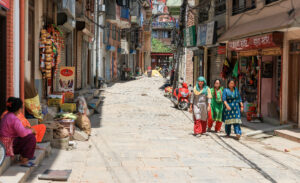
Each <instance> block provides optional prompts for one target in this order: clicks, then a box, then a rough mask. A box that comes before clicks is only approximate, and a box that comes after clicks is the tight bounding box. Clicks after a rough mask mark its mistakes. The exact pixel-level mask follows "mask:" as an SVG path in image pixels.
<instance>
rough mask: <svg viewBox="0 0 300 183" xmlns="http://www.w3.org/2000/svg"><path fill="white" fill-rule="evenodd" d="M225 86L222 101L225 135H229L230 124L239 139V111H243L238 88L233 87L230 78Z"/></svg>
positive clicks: (233, 83)
mask: <svg viewBox="0 0 300 183" xmlns="http://www.w3.org/2000/svg"><path fill="white" fill-rule="evenodd" d="M227 87H228V88H226V89H225V90H224V91H223V96H222V98H223V102H224V105H225V109H224V110H223V117H224V122H225V132H226V134H227V136H230V133H231V126H232V125H233V127H234V133H235V134H236V138H237V139H240V137H241V134H242V131H241V126H240V125H241V123H242V120H241V112H243V110H244V107H243V103H242V99H241V95H240V92H239V90H238V89H237V88H236V87H235V81H234V80H233V79H230V80H229V81H228V83H227Z"/></svg>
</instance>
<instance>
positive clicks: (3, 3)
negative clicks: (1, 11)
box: [0, 0, 10, 9]
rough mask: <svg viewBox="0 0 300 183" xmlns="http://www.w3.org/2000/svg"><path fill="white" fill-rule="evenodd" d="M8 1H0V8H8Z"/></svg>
mask: <svg viewBox="0 0 300 183" xmlns="http://www.w3.org/2000/svg"><path fill="white" fill-rule="evenodd" d="M9 1H10V0H0V6H3V7H4V8H6V9H9V8H10V4H9Z"/></svg>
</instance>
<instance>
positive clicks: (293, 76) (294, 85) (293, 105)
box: [288, 54, 300, 123]
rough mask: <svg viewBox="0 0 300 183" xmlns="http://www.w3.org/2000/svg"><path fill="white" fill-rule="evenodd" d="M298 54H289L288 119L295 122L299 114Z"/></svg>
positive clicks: (299, 62)
mask: <svg viewBox="0 0 300 183" xmlns="http://www.w3.org/2000/svg"><path fill="white" fill-rule="evenodd" d="M299 67H300V54H290V59H289V79H288V90H289V91H288V120H289V121H292V122H295V123H297V122H298V116H299V112H298V111H299V92H300V91H299V80H300V68H299Z"/></svg>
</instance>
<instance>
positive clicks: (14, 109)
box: [0, 97, 36, 167]
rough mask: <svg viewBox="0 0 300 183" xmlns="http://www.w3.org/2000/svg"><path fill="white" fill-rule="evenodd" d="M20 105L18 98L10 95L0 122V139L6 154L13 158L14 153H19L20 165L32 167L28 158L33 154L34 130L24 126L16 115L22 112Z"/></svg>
mask: <svg viewBox="0 0 300 183" xmlns="http://www.w3.org/2000/svg"><path fill="white" fill-rule="evenodd" d="M22 107H23V102H22V100H21V99H19V98H15V97H10V98H9V99H8V100H7V103H6V108H7V110H8V113H7V114H5V115H4V116H3V118H1V122H0V141H1V142H2V143H3V144H4V146H5V149H6V155H7V156H10V157H13V158H14V154H20V165H21V166H25V167H32V166H35V165H34V163H32V162H29V160H30V159H33V156H34V151H35V147H36V138H35V134H36V131H35V130H34V129H28V128H25V127H24V126H23V125H22V123H21V121H20V120H19V118H18V117H17V116H18V115H19V114H20V113H21V112H22Z"/></svg>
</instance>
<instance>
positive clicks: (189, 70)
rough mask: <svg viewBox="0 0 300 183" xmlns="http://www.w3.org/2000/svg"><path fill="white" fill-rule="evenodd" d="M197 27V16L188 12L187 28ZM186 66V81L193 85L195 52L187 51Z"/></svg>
mask: <svg viewBox="0 0 300 183" xmlns="http://www.w3.org/2000/svg"><path fill="white" fill-rule="evenodd" d="M193 25H195V15H194V14H193V13H192V12H191V11H188V14H187V27H191V26H193ZM185 54H186V66H185V69H186V70H185V81H186V82H187V84H188V85H189V84H192V85H193V79H194V74H193V73H194V63H193V51H191V50H190V49H187V51H186V53H185Z"/></svg>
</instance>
